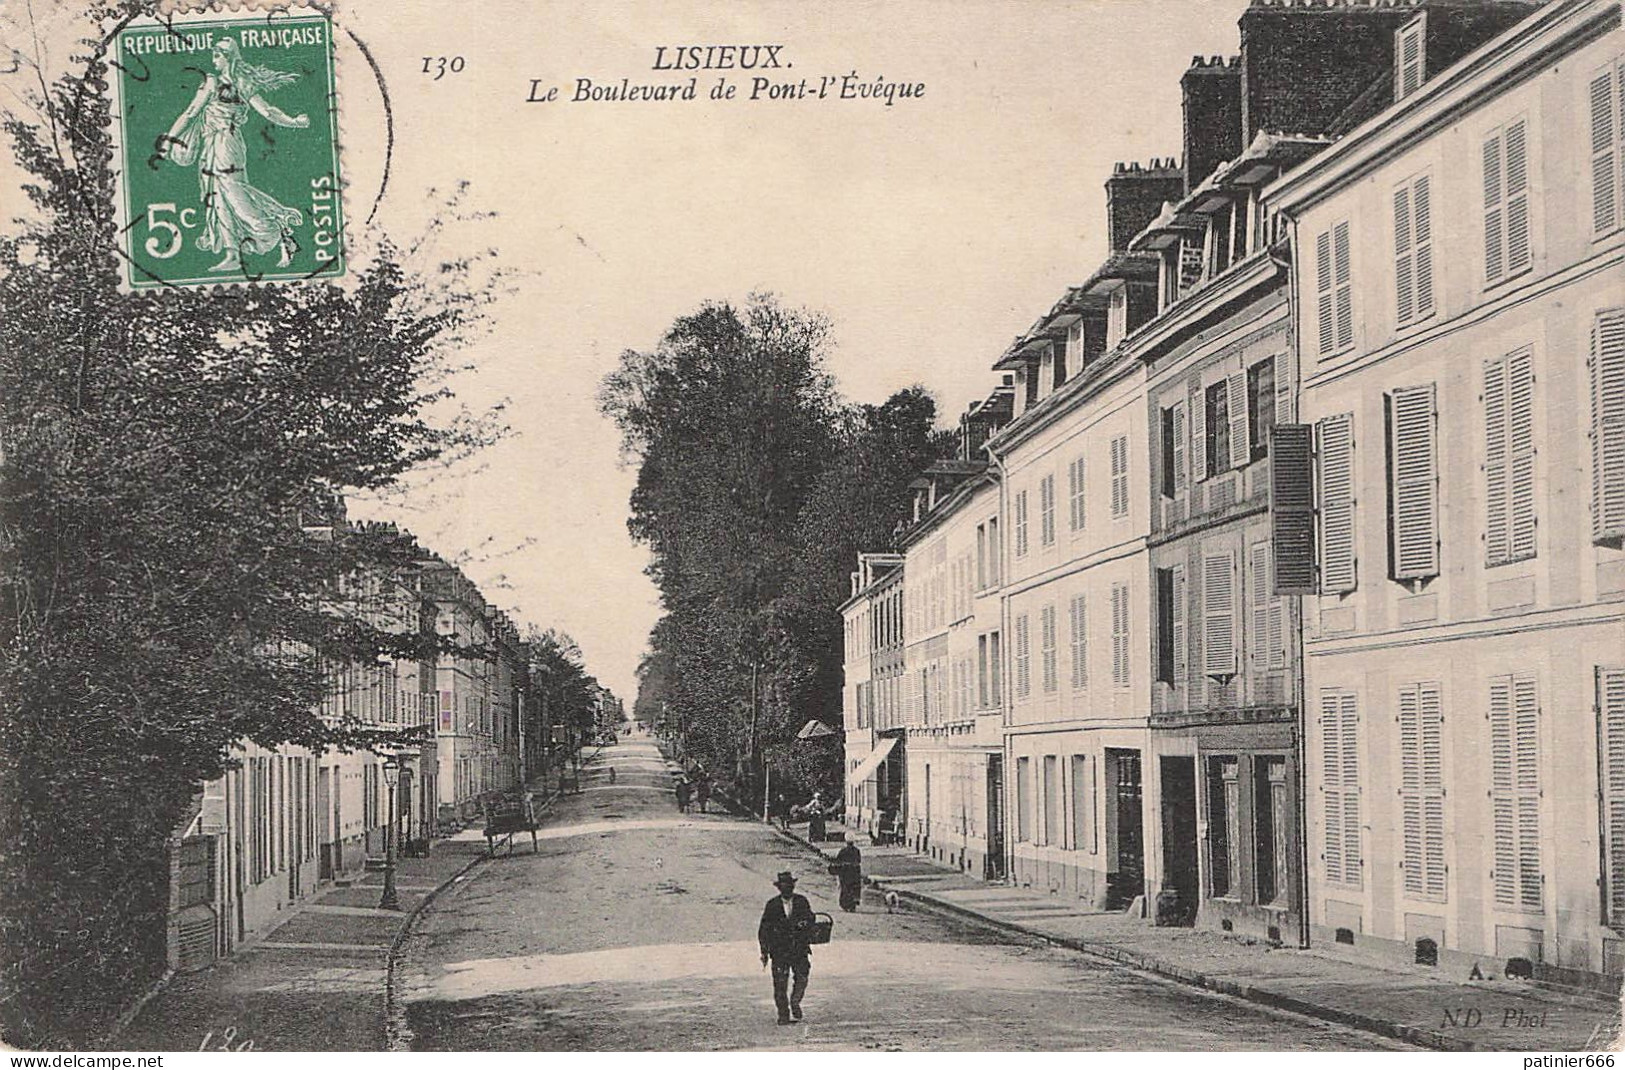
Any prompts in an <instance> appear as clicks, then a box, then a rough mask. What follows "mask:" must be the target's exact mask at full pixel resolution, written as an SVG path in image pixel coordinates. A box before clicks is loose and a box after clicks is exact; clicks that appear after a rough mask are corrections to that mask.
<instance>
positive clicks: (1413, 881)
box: [1398, 681, 1446, 900]
mask: <svg viewBox="0 0 1625 1070" xmlns="http://www.w3.org/2000/svg"><path fill="white" fill-rule="evenodd" d="M1398 720H1399V753H1400V787H1399V794H1400V810H1401V828H1402V831H1403V834H1404V843H1403V847H1402V854H1401V857H1402V859H1403V867H1404V871H1405V891H1406V893H1407V894H1409V895H1413V896H1418V897H1422V898H1427V899H1438V900H1442V899H1444V898H1445V887H1446V874H1445V865H1444V765H1443V761H1444V758H1443V725H1444V715H1443V703H1442V701H1441V693H1440V687H1439V684H1438V682H1437V681H1425V682H1422V683H1417V684H1410V685H1407V686H1405V687H1401V688H1400V690H1399V717H1398Z"/></svg>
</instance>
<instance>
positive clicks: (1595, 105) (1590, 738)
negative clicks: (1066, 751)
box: [1266, 0, 1625, 979]
mask: <svg viewBox="0 0 1625 1070" xmlns="http://www.w3.org/2000/svg"><path fill="white" fill-rule="evenodd" d="M1434 14H1435V13H1434V11H1433V10H1432V9H1431V8H1429V9H1428V10H1426V11H1425V12H1418V13H1417V14H1416V15H1415V18H1414V20H1413V21H1412V22H1410V23H1407V25H1406V27H1405V28H1404V31H1403V32H1408V33H1410V34H1413V35H1415V36H1417V37H1419V38H1423V39H1426V38H1427V37H1428V35H1429V34H1430V33H1431V31H1430V29H1429V27H1428V23H1429V21H1431V20H1432V19H1433V18H1434ZM1620 23H1621V13H1620V5H1619V4H1618V3H1617V0H1616V2H1604V0H1564V2H1558V3H1550V4H1547V5H1545V6H1543V7H1541V8H1539V9H1538V10H1536V11H1535V12H1534V13H1533V14H1530V15H1528V17H1527V18H1526V19H1525V20H1524V21H1523V22H1521V23H1520V24H1518V25H1517V26H1515V27H1514V28H1513V29H1511V30H1509V31H1507V32H1505V33H1503V34H1502V35H1501V36H1499V37H1496V38H1495V39H1494V40H1492V41H1491V42H1490V43H1489V44H1488V45H1486V46H1485V47H1483V48H1481V49H1479V50H1478V51H1475V52H1471V53H1470V54H1468V55H1466V56H1465V57H1464V58H1462V59H1461V60H1460V61H1459V62H1457V63H1455V64H1454V65H1453V66H1448V67H1443V68H1442V69H1439V68H1435V67H1433V66H1432V65H1431V60H1432V57H1433V50H1432V48H1431V47H1428V48H1424V49H1422V50H1421V56H1420V58H1419V59H1418V60H1417V61H1416V63H1415V64H1414V65H1413V67H1412V69H1411V70H1410V71H1409V72H1407V74H1406V78H1405V82H1404V84H1396V85H1395V90H1394V93H1393V96H1394V98H1395V101H1394V103H1392V104H1390V105H1389V106H1388V107H1387V108H1385V109H1384V110H1383V111H1382V112H1381V113H1380V114H1379V115H1377V116H1376V117H1375V118H1374V119H1372V120H1370V121H1369V122H1366V123H1365V124H1363V125H1360V126H1358V127H1357V128H1355V129H1354V130H1352V131H1351V132H1349V133H1348V134H1347V136H1345V137H1343V138H1342V139H1341V140H1340V141H1339V142H1338V144H1337V145H1335V146H1334V147H1332V148H1330V149H1328V150H1327V151H1326V152H1324V153H1323V154H1322V155H1321V156H1320V157H1318V158H1317V160H1316V161H1315V163H1314V165H1313V166H1312V167H1308V168H1304V169H1301V170H1299V171H1297V172H1293V173H1290V174H1288V175H1287V176H1285V177H1283V178H1282V179H1280V180H1279V181H1278V182H1277V183H1275V184H1274V185H1273V186H1272V187H1271V188H1270V189H1269V190H1267V191H1266V197H1267V199H1268V200H1269V202H1270V203H1271V205H1272V207H1273V209H1274V210H1275V211H1277V212H1279V213H1280V215H1281V217H1282V220H1283V225H1284V226H1285V227H1286V228H1288V229H1289V230H1290V235H1291V240H1292V243H1293V246H1294V249H1295V250H1296V260H1297V262H1298V270H1297V274H1296V279H1297V289H1296V293H1295V294H1294V301H1295V303H1296V305H1297V307H1298V308H1300V309H1302V310H1303V314H1302V315H1301V317H1300V318H1299V323H1298V325H1297V329H1296V347H1297V350H1298V353H1299V362H1300V365H1301V368H1302V379H1303V383H1302V397H1301V405H1300V419H1301V425H1300V426H1299V427H1298V428H1297V429H1296V431H1295V433H1296V434H1297V435H1298V437H1299V439H1300V444H1301V449H1300V451H1299V452H1300V453H1301V455H1302V463H1301V464H1300V465H1299V466H1298V468H1299V470H1298V471H1297V472H1296V474H1295V482H1296V483H1297V485H1298V486H1301V487H1303V488H1307V487H1308V486H1309V485H1310V484H1311V483H1312V484H1313V486H1314V495H1313V498H1312V503H1313V509H1314V517H1313V521H1314V530H1315V535H1316V537H1315V540H1314V542H1313V544H1312V549H1313V553H1312V555H1311V554H1309V553H1305V554H1304V555H1303V557H1304V558H1305V559H1304V560H1302V561H1299V562H1296V563H1295V564H1294V565H1293V567H1296V568H1299V569H1300V570H1301V571H1302V572H1304V574H1305V576H1304V580H1305V588H1306V589H1308V590H1312V592H1313V593H1310V594H1308V595H1307V597H1305V598H1304V600H1303V607H1304V608H1303V622H1304V636H1305V638H1304V652H1305V661H1306V678H1305V688H1306V695H1307V698H1308V701H1309V704H1310V710H1311V714H1310V716H1309V718H1308V724H1307V730H1308V748H1307V751H1308V774H1309V777H1310V781H1311V783H1312V784H1313V790H1312V792H1311V793H1310V796H1309V806H1308V808H1307V814H1306V817H1307V826H1308V838H1309V843H1310V846H1309V850H1308V869H1309V874H1308V877H1309V881H1308V883H1309V911H1310V919H1311V922H1312V937H1313V939H1314V942H1316V943H1317V944H1321V945H1324V946H1327V947H1348V948H1351V949H1352V950H1353V952H1354V953H1370V954H1378V955H1384V956H1392V957H1399V958H1403V959H1404V960H1405V961H1416V962H1425V963H1438V964H1440V965H1449V966H1452V967H1454V968H1456V969H1459V970H1466V969H1469V968H1472V969H1477V970H1479V971H1480V972H1482V973H1484V974H1487V975H1490V976H1498V975H1502V974H1509V975H1511V974H1519V973H1534V974H1535V975H1537V976H1539V975H1542V974H1544V975H1547V976H1555V977H1559V978H1569V979H1580V978H1584V977H1587V976H1594V975H1596V974H1612V975H1615V976H1617V975H1618V974H1619V973H1620V972H1621V966H1622V958H1621V947H1622V945H1621V940H1620V935H1621V933H1622V932H1625V833H1622V829H1625V821H1622V820H1621V816H1622V815H1625V762H1622V761H1621V756H1622V755H1625V670H1622V666H1625V657H1622V651H1625V612H1622V610H1625V553H1622V551H1621V541H1620V540H1621V537H1622V536H1625V446H1622V443H1625V431H1622V430H1621V429H1622V428H1625V422H1622V421H1625V404H1622V399H1625V309H1622V306H1625V300H1622V294H1625V269H1622V261H1625V230H1622V228H1621V223H1622V219H1621V207H1622V203H1625V202H1622V199H1621V173H1620V155H1621V154H1620V131H1621V124H1622V121H1625V115H1622V114H1621V112H1620V100H1621V78H1622V77H1625V66H1622V64H1625V34H1622V32H1621V29H1620ZM1577 430H1580V431H1582V432H1584V433H1581V434H1576V433H1575V432H1576V431H1577ZM1311 450H1312V456H1311ZM1306 549H1308V548H1307V547H1306ZM1311 556H1312V560H1309V558H1310V557H1311Z"/></svg>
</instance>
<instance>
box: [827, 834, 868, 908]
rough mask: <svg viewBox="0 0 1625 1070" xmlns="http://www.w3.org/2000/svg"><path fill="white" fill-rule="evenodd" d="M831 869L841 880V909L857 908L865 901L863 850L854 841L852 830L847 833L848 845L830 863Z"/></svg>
mask: <svg viewBox="0 0 1625 1070" xmlns="http://www.w3.org/2000/svg"><path fill="white" fill-rule="evenodd" d="M829 871H830V872H831V873H833V874H835V876H836V878H837V879H838V880H839V881H840V882H841V909H842V910H844V911H846V912H847V913H851V912H852V911H855V910H857V909H858V904H859V903H860V902H862V901H863V852H861V851H859V850H858V845H857V844H856V843H853V842H852V834H851V833H850V832H848V833H847V834H846V846H845V847H842V848H841V850H840V853H839V854H837V855H836V856H835V860H834V861H833V862H831V863H830V864H829Z"/></svg>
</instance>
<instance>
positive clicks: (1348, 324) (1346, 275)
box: [1332, 220, 1354, 349]
mask: <svg viewBox="0 0 1625 1070" xmlns="http://www.w3.org/2000/svg"><path fill="white" fill-rule="evenodd" d="M1351 257H1352V251H1351V250H1350V248H1349V225H1348V222H1347V221H1346V220H1345V221H1344V222H1342V223H1339V224H1337V225H1336V226H1334V227H1332V285H1333V288H1334V289H1335V291H1336V292H1335V295H1334V296H1335V298H1336V304H1337V348H1338V349H1345V348H1347V347H1348V346H1351V345H1353V344H1354V286H1353V282H1352V278H1351V276H1352V270H1353V265H1352V263H1351Z"/></svg>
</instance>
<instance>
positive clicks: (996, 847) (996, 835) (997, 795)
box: [983, 754, 1004, 881]
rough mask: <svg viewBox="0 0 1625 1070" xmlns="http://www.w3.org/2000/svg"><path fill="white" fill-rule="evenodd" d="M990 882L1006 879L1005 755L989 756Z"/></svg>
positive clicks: (988, 828)
mask: <svg viewBox="0 0 1625 1070" xmlns="http://www.w3.org/2000/svg"><path fill="white" fill-rule="evenodd" d="M983 869H984V871H985V875H986V877H987V879H988V880H990V881H995V880H1003V879H1004V755H1002V754H989V755H988V756H987V861H986V862H985V863H984V865H983Z"/></svg>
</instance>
